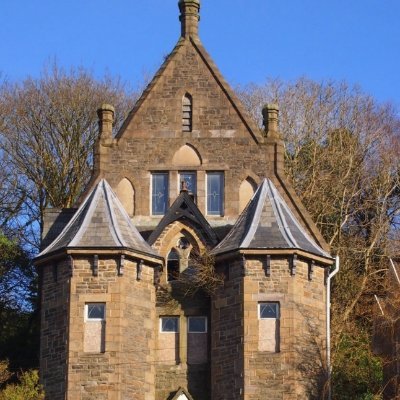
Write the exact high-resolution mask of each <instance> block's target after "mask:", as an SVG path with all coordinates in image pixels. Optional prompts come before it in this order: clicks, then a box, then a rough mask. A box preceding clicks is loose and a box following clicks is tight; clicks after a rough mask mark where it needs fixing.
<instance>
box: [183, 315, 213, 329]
mask: <svg viewBox="0 0 400 400" xmlns="http://www.w3.org/2000/svg"><path fill="white" fill-rule="evenodd" d="M192 318H203V319H204V321H205V324H204V325H205V331H202V332H193V331H191V330H190V320H191V319H192ZM187 330H188V333H207V332H208V318H207V317H206V316H204V315H192V316H191V317H188V324H187Z"/></svg>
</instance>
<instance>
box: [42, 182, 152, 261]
mask: <svg viewBox="0 0 400 400" xmlns="http://www.w3.org/2000/svg"><path fill="white" fill-rule="evenodd" d="M71 248H76V249H77V248H78V249H82V248H85V249H98V248H101V249H115V248H124V249H129V250H133V251H135V252H139V253H143V254H146V255H149V256H156V257H159V256H158V255H157V253H156V252H155V250H153V249H152V248H151V247H150V246H149V245H148V244H147V242H146V241H145V240H144V239H143V238H142V236H141V235H140V233H139V231H138V230H137V229H136V227H135V226H134V225H133V224H132V222H131V220H130V218H129V215H128V214H127V212H126V211H125V209H124V207H123V206H122V204H121V203H120V201H119V199H118V197H117V195H116V194H115V193H114V192H113V190H112V189H111V187H110V185H109V184H108V183H107V181H106V180H105V179H102V180H101V181H100V182H99V183H98V184H97V185H96V186H95V188H94V189H93V190H92V191H91V192H90V193H89V194H88V196H87V197H86V199H85V200H84V201H83V203H82V204H81V206H80V207H79V208H78V209H77V211H76V212H75V214H74V216H73V217H72V219H71V220H70V222H69V223H68V224H67V225H66V226H65V228H64V229H63V230H62V232H61V233H60V234H59V236H58V237H57V238H56V239H55V240H54V241H53V242H52V243H51V244H50V245H49V246H48V247H47V248H45V249H44V250H43V251H42V252H41V253H40V254H39V255H38V258H42V257H44V256H46V255H48V254H51V253H55V252H57V251H59V250H62V249H71Z"/></svg>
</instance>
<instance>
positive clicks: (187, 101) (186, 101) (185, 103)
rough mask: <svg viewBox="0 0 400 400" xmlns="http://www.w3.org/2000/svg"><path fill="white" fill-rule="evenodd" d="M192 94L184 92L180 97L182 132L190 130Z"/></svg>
mask: <svg viewBox="0 0 400 400" xmlns="http://www.w3.org/2000/svg"><path fill="white" fill-rule="evenodd" d="M192 111H193V104H192V96H191V95H190V94H189V93H186V94H185V95H184V96H183V99H182V132H192Z"/></svg>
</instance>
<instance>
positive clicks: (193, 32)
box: [178, 0, 200, 38]
mask: <svg viewBox="0 0 400 400" xmlns="http://www.w3.org/2000/svg"><path fill="white" fill-rule="evenodd" d="M178 6H179V10H180V12H181V15H180V17H179V20H180V21H181V36H182V37H184V38H186V37H189V36H192V37H196V38H197V37H198V32H199V21H200V15H199V11H200V0H179V3H178Z"/></svg>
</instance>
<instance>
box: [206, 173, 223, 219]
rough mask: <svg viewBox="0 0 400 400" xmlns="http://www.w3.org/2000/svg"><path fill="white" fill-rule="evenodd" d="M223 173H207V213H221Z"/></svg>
mask: <svg viewBox="0 0 400 400" xmlns="http://www.w3.org/2000/svg"><path fill="white" fill-rule="evenodd" d="M223 177H224V175H223V173H222V172H209V173H208V174H207V213H208V214H211V215H222V202H223V187H224V179H223Z"/></svg>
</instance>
